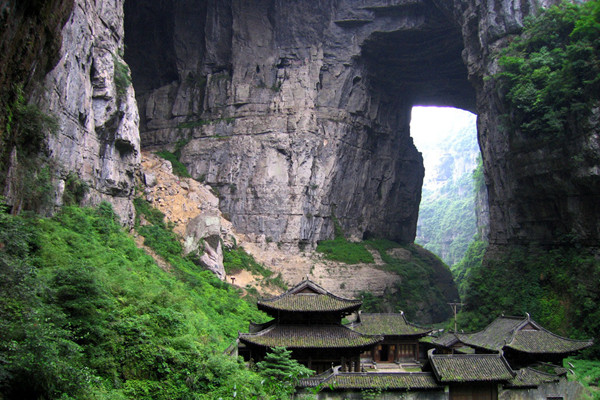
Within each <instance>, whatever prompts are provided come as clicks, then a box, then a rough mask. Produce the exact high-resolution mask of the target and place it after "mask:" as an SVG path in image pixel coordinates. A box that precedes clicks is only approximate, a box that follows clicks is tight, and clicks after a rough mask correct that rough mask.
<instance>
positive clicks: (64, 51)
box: [34, 0, 140, 223]
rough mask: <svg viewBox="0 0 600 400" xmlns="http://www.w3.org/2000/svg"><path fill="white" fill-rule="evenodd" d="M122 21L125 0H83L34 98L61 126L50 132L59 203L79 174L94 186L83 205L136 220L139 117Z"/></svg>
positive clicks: (64, 30) (128, 220)
mask: <svg viewBox="0 0 600 400" xmlns="http://www.w3.org/2000/svg"><path fill="white" fill-rule="evenodd" d="M123 21H124V18H123V0H96V1H93V0H76V1H75V7H74V8H73V12H72V14H71V16H70V18H69V19H68V21H67V22H66V24H65V26H64V27H63V30H62V47H61V49H60V52H59V60H58V62H57V64H56V65H55V67H54V68H53V69H52V71H50V73H48V74H47V75H46V77H45V79H44V81H43V83H42V85H40V88H39V89H38V90H37V91H36V92H35V93H34V98H35V99H37V102H38V103H39V104H43V105H44V108H45V109H47V110H48V111H49V112H50V113H51V114H52V115H54V116H56V117H57V118H58V121H59V125H60V128H59V132H58V134H57V135H54V136H50V137H49V138H48V152H49V155H50V158H51V159H52V160H54V161H55V162H56V176H55V179H56V180H57V192H56V194H55V202H56V204H58V205H60V204H61V201H62V200H61V199H62V194H63V191H64V190H65V180H66V177H67V175H68V173H69V172H72V173H76V174H77V175H78V176H79V178H80V179H82V180H83V181H85V182H87V183H88V185H89V192H88V194H87V195H86V197H85V199H84V204H97V203H99V202H100V201H102V200H108V201H110V202H111V203H113V205H114V208H115V211H116V212H117V213H118V214H119V216H120V217H121V219H122V221H123V222H124V223H132V222H133V218H134V215H135V214H134V210H133V206H132V202H131V200H132V196H133V191H134V174H135V171H136V170H137V168H139V163H140V144H139V129H138V121H139V117H138V111H137V105H136V102H135V96H134V92H133V87H132V86H131V84H130V82H129V78H128V74H129V71H128V68H127V66H126V65H125V63H124V61H123V58H122V54H123V45H124V43H123V34H124V31H123Z"/></svg>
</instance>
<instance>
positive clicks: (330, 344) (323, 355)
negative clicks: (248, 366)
mask: <svg viewBox="0 0 600 400" xmlns="http://www.w3.org/2000/svg"><path fill="white" fill-rule="evenodd" d="M361 305H362V302H361V301H360V300H351V299H346V298H343V297H339V296H336V295H334V294H332V293H329V292H328V291H326V290H325V289H323V288H322V287H321V286H319V285H317V284H316V283H314V282H312V281H310V280H304V281H302V282H301V283H300V284H298V285H296V286H294V287H293V288H291V289H289V290H288V291H287V292H285V293H283V294H281V295H280V296H276V297H273V298H271V299H264V300H259V301H258V308H259V309H260V310H262V311H264V312H265V313H267V314H268V315H269V316H271V317H272V318H273V319H272V320H271V321H269V322H267V323H264V324H252V323H251V324H250V332H249V333H242V334H240V335H239V342H240V344H239V350H238V351H239V354H240V355H241V356H242V357H244V359H245V360H246V361H249V360H253V361H254V362H258V361H261V360H262V359H263V358H264V356H265V355H266V353H267V350H269V349H270V348H273V347H286V348H287V349H288V350H292V356H293V357H294V358H295V359H296V360H298V361H299V362H300V363H302V364H304V365H305V366H307V367H308V368H310V369H312V370H314V371H316V372H317V373H320V372H323V371H325V370H328V369H330V368H332V367H333V366H336V365H339V366H341V369H342V371H357V372H358V371H360V368H361V363H360V354H361V353H363V352H365V351H367V350H370V349H371V348H372V347H373V346H374V345H375V344H377V343H379V342H381V341H382V340H383V337H382V336H381V335H369V334H363V333H360V332H357V331H355V330H352V329H350V328H348V327H346V326H344V325H342V318H344V317H345V316H347V315H350V314H352V313H354V312H356V311H358V309H359V308H360V306H361Z"/></svg>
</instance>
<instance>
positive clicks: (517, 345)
mask: <svg viewBox="0 0 600 400" xmlns="http://www.w3.org/2000/svg"><path fill="white" fill-rule="evenodd" d="M592 344H593V341H591V340H573V339H567V338H564V337H562V336H558V335H555V334H553V333H552V332H548V331H547V330H545V329H542V330H539V331H529V330H521V331H518V332H517V333H516V334H515V336H514V338H513V340H512V341H511V342H510V343H509V344H508V345H507V347H510V348H511V349H514V350H519V351H522V352H524V353H536V354H540V353H546V354H547V353H558V354H562V353H570V352H574V351H578V350H582V349H585V348H586V347H590V346H591V345H592Z"/></svg>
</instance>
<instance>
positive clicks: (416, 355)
mask: <svg viewBox="0 0 600 400" xmlns="http://www.w3.org/2000/svg"><path fill="white" fill-rule="evenodd" d="M415 352H416V353H415V360H417V361H419V353H420V352H419V341H418V340H417V345H416V346H415Z"/></svg>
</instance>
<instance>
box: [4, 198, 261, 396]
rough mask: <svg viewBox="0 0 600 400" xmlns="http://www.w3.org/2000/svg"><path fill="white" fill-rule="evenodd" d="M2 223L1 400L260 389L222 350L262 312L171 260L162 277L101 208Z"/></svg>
mask: <svg viewBox="0 0 600 400" xmlns="http://www.w3.org/2000/svg"><path fill="white" fill-rule="evenodd" d="M0 225H1V226H0V231H1V232H2V234H1V235H0V243H1V244H2V245H1V246H0V268H1V270H0V272H1V274H0V277H1V280H0V317H1V318H0V321H1V322H0V393H1V394H2V395H4V397H5V398H6V399H10V398H37V397H40V398H59V397H61V396H63V397H62V398H69V397H74V398H139V399H144V398H146V399H159V398H164V399H177V398H191V399H193V398H197V399H203V398H210V399H213V398H218V397H223V398H224V399H227V398H232V396H233V393H234V392H236V393H237V395H238V396H242V397H243V398H251V397H250V396H251V394H252V393H261V391H262V389H260V383H259V382H260V381H259V376H258V375H257V374H255V373H253V372H250V371H247V370H245V369H244V368H243V367H242V365H241V364H239V363H238V362H237V361H236V360H234V359H233V360H232V359H229V358H227V357H224V356H223V355H222V352H223V351H224V350H225V348H226V347H227V346H229V345H230V344H231V343H232V341H233V340H234V339H235V337H236V336H237V331H238V330H245V329H246V327H247V322H248V320H261V319H263V318H264V317H263V316H262V314H261V313H259V312H258V311H257V310H256V308H255V307H254V306H252V305H250V304H248V303H246V302H245V301H243V300H241V299H240V298H239V295H238V293H237V292H236V291H235V290H233V289H231V288H230V287H229V286H228V285H225V284H223V283H221V282H220V281H218V280H217V279H216V278H214V277H213V276H212V275H211V274H210V273H208V272H206V271H202V270H201V269H200V268H198V267H197V266H196V265H195V264H193V263H192V262H191V261H188V260H185V259H183V258H181V257H178V256H177V255H175V254H171V255H170V256H169V258H170V261H174V262H173V263H172V264H173V266H174V267H175V273H174V274H170V273H166V272H164V271H163V270H161V269H160V268H159V267H158V266H157V265H156V264H155V263H154V261H153V260H152V259H151V258H150V257H149V256H147V255H146V254H145V253H144V252H143V251H141V250H140V249H138V248H137V247H136V246H135V244H134V242H133V240H132V238H131V237H130V236H129V235H127V234H126V233H125V232H124V231H123V230H122V229H121V228H120V226H119V225H118V224H117V223H116V222H115V219H114V213H113V212H112V209H111V208H110V206H109V205H107V204H103V205H101V206H100V208H99V209H90V208H86V209H81V208H77V207H67V208H65V209H64V210H63V211H62V212H61V213H60V214H59V215H57V216H56V217H55V218H52V219H43V218H38V217H29V218H21V217H12V216H8V215H6V214H3V213H2V214H1V216H0ZM215 396H216V397H215ZM0 397H1V396H0Z"/></svg>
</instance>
